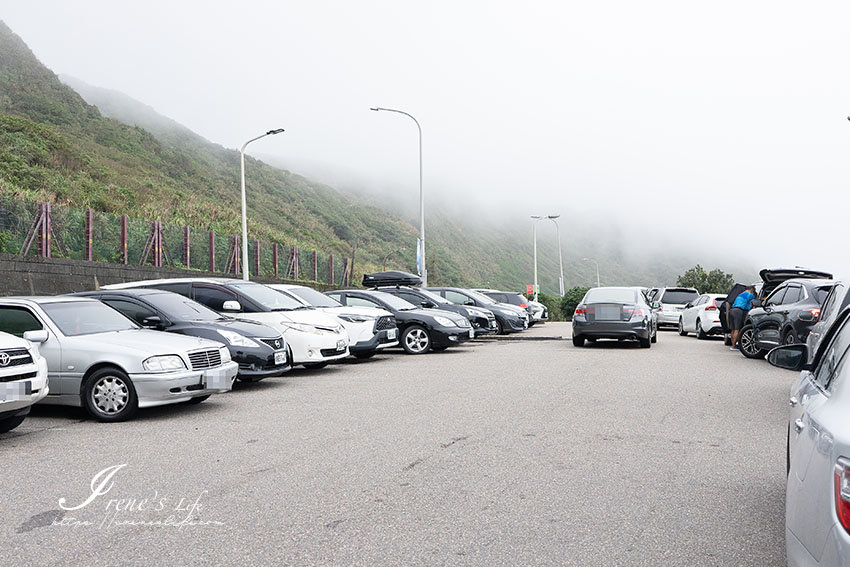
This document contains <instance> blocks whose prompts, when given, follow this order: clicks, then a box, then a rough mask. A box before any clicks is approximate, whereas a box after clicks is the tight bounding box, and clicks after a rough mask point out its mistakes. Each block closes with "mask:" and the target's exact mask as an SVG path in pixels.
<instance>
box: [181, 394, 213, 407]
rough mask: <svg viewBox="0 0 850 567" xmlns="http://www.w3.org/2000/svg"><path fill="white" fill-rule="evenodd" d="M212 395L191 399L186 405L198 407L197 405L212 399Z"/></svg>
mask: <svg viewBox="0 0 850 567" xmlns="http://www.w3.org/2000/svg"><path fill="white" fill-rule="evenodd" d="M211 395H212V394H207V395H206V396H195V397H194V398H189V399H188V400H186V404H188V405H190V406H196V405H198V404H200V403H201V402H205V401H207V400H208V399H210V396H211Z"/></svg>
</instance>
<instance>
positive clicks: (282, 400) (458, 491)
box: [0, 323, 794, 566]
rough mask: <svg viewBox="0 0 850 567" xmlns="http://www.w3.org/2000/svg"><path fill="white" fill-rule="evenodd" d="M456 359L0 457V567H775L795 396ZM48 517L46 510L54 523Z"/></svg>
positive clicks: (77, 427) (484, 353)
mask: <svg viewBox="0 0 850 567" xmlns="http://www.w3.org/2000/svg"><path fill="white" fill-rule="evenodd" d="M535 330H536V331H535V334H540V336H544V337H546V336H548V337H551V340H535V341H492V340H481V341H474V342H473V343H470V344H468V345H465V346H462V347H459V348H454V349H449V350H448V351H446V352H443V353H434V354H429V355H425V356H406V355H403V354H382V355H379V356H376V357H375V358H374V359H372V360H369V361H351V362H348V363H344V364H338V365H334V366H331V367H328V368H326V369H323V370H320V371H306V370H295V371H292V372H290V373H289V374H288V375H286V376H283V377H281V378H275V379H269V380H266V381H263V382H260V383H258V384H250V385H244V386H242V387H239V388H238V389H237V390H235V391H233V392H231V393H228V394H225V395H220V396H214V397H213V398H211V399H210V400H208V401H206V402H204V403H202V404H200V405H196V406H185V405H183V406H180V407H177V406H171V407H164V408H155V409H149V410H141V411H140V412H139V414H138V418H137V419H135V420H134V421H132V422H128V423H119V424H100V423H96V422H93V421H91V420H88V419H86V417H85V415H84V413H83V412H82V410H76V409H72V408H56V407H37V408H35V409H34V411H33V413H32V415H31V416H30V417H29V418H28V419H27V420H26V421H25V422H24V424H23V425H22V426H20V427H19V428H18V429H17V430H15V431H13V432H11V433H9V434H5V435H0V462H2V463H3V465H2V468H1V469H0V472H2V491H0V518H2V522H0V541H2V544H0V560H2V562H3V563H4V564H6V565H63V566H64V565H72V564H76V565H204V566H211V565H230V566H233V565H240V566H243V565H423V564H424V565H486V566H493V565H688V566H692V565H735V566H739V565H760V566H764V565H771V566H772V565H784V564H785V559H784V558H785V543H784V494H785V431H786V429H785V427H786V420H787V396H788V386H789V385H790V383H791V381H792V380H793V378H794V375H793V373H790V372H786V371H781V370H778V369H775V368H772V367H770V366H769V365H768V364H767V363H766V362H764V361H751V360H746V359H745V358H743V357H742V356H741V355H740V354H739V353H734V352H730V351H729V349H728V348H727V347H725V346H724V345H723V343H722V341H719V340H709V341H698V340H696V339H695V338H693V337H680V336H678V335H677V334H676V333H675V332H669V331H668V332H661V333H660V337H659V339H658V343H657V344H654V345H652V348H651V349H648V350H647V349H640V348H638V347H637V345H632V344H618V343H616V342H607V343H606V342H600V343H598V344H597V345H593V346H589V347H585V348H575V347H573V346H572V344H571V342H570V341H568V340H558V339H557V338H558V337H560V336H564V335H565V336H569V330H568V327H567V325H565V324H555V323H547V324H546V325H544V326H542V327H540V328H538V327H535ZM65 508H67V509H65Z"/></svg>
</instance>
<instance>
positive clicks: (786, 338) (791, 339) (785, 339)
mask: <svg viewBox="0 0 850 567" xmlns="http://www.w3.org/2000/svg"><path fill="white" fill-rule="evenodd" d="M796 342H797V337H796V336H795V335H794V329H788V330H787V331H785V334H784V335H782V344H784V345H793V344H794V343H796Z"/></svg>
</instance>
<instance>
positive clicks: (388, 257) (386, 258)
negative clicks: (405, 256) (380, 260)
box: [383, 248, 407, 272]
mask: <svg viewBox="0 0 850 567" xmlns="http://www.w3.org/2000/svg"><path fill="white" fill-rule="evenodd" d="M405 250H407V248H399V249H398V250H393V251H392V252H390V253H389V254H387V255H386V256H384V264H383V266H384V271H385V272H386V271H387V260H389V259H390V256H392V255H393V254H398V253H401V252H404V251H405Z"/></svg>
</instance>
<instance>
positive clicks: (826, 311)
mask: <svg viewBox="0 0 850 567" xmlns="http://www.w3.org/2000/svg"><path fill="white" fill-rule="evenodd" d="M843 291H844V286H843V285H841V284H835V287H833V288H832V291H830V293H829V295H828V296H827V298H826V301H824V303H823V307H822V308H821V311H820V320H821V321H827V320H828V319H829V318H830V316H831V315H832V312H833V311H834V310H835V307H836V305H837V303H838V296H839V295H841V293H842V292H843Z"/></svg>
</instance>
